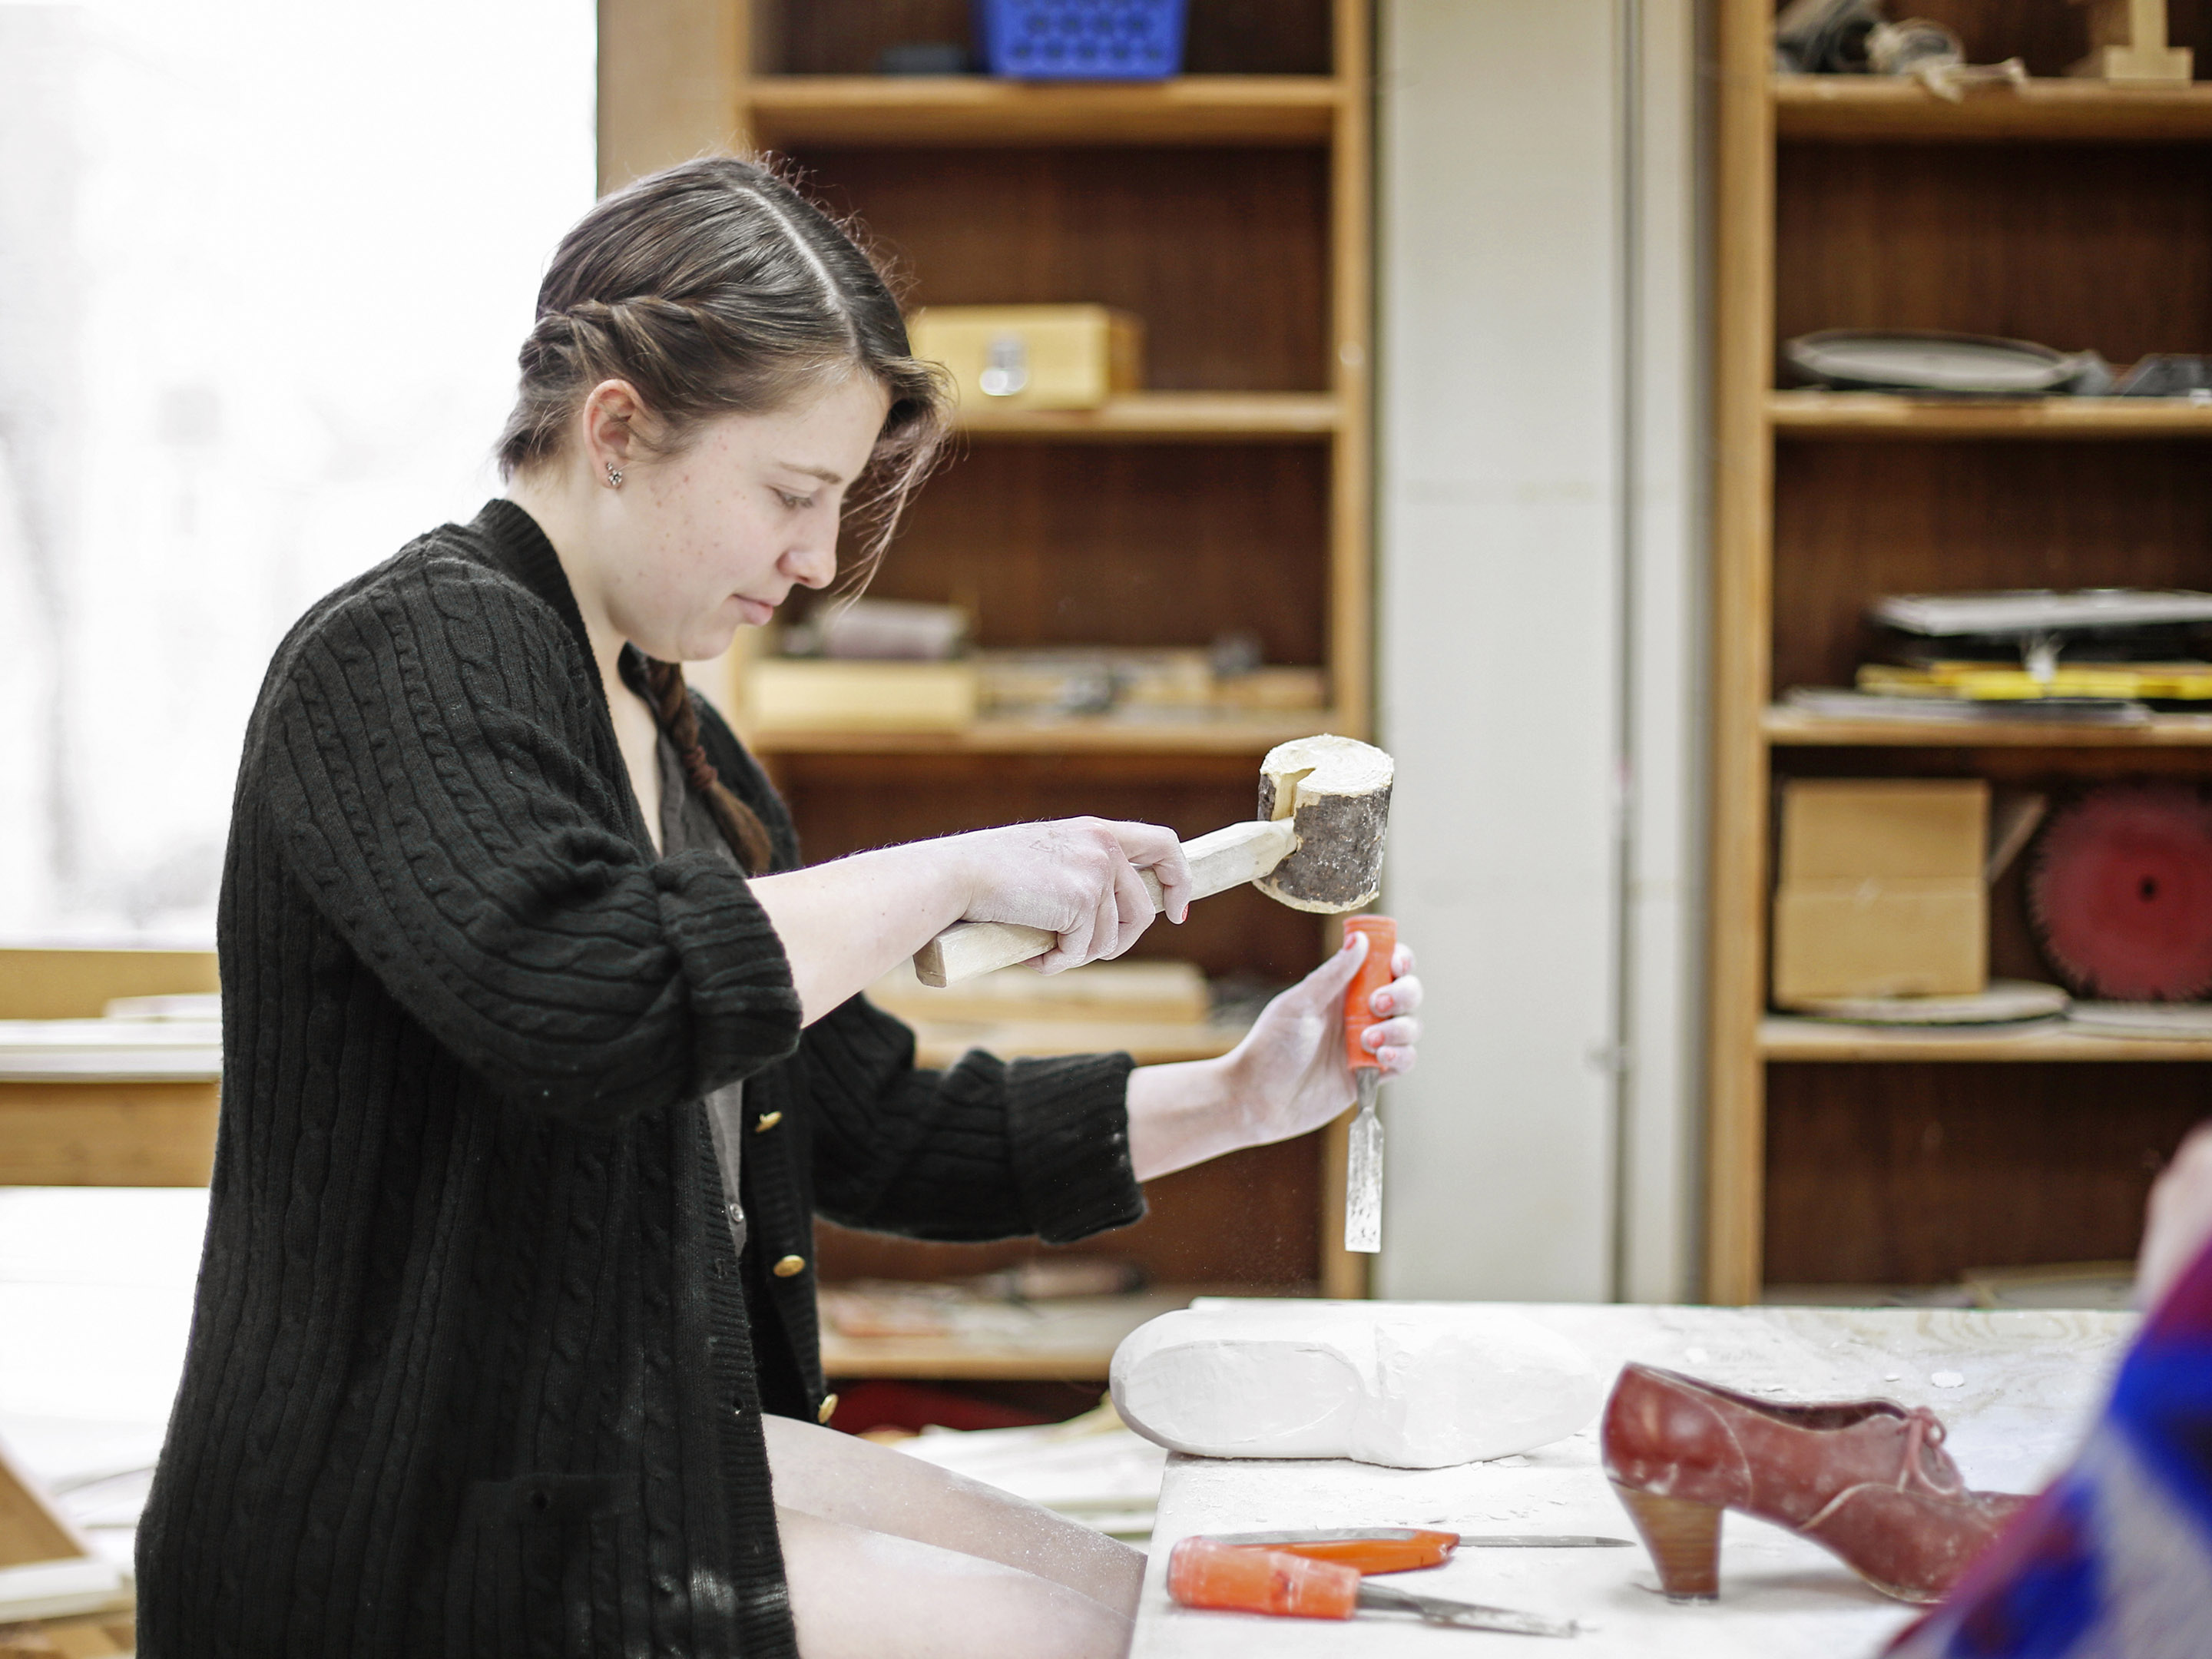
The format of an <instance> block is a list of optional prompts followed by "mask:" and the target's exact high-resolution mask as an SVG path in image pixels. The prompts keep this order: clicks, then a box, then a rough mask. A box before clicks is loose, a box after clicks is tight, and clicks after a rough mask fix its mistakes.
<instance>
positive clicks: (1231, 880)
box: [914, 818, 1298, 986]
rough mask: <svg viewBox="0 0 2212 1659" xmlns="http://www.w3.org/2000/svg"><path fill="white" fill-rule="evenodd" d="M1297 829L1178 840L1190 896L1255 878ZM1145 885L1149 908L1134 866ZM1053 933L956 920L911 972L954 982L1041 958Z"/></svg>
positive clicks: (1234, 827) (1155, 896) (1284, 851)
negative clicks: (1186, 867)
mask: <svg viewBox="0 0 2212 1659" xmlns="http://www.w3.org/2000/svg"><path fill="white" fill-rule="evenodd" d="M1297 844H1298V837H1297V831H1296V830H1295V829H1292V828H1291V822H1290V820H1289V819H1287V818H1285V819H1281V820H1279V821H1278V822H1276V823H1266V822H1264V821H1257V820H1255V822H1253V823H1232V824H1231V825H1230V826H1229V827H1228V828H1227V829H1217V830H1215V831H1214V832H1213V833H1212V835H1210V836H1200V837H1199V838H1198V839H1197V840H1196V841H1187V842H1184V843H1183V844H1182V855H1183V860H1184V861H1185V862H1186V863H1188V865H1189V866H1190V882H1191V890H1190V896H1191V897H1193V898H1194V899H1202V898H1210V897H1211V896H1213V895H1214V894H1216V893H1225V892H1227V891H1228V890H1229V889H1231V888H1232V887H1237V886H1242V885H1243V884H1244V883H1246V882H1248V881H1256V880H1258V879H1259V878H1261V876H1264V875H1266V874H1267V872H1268V871H1270V870H1272V869H1273V868H1274V867H1275V866H1277V865H1279V864H1280V863H1281V862H1282V861H1283V860H1285V859H1286V858H1288V857H1290V855H1291V853H1293V852H1294V851H1296V850H1297ZM1137 873H1138V875H1139V876H1140V877H1141V878H1143V880H1144V884H1145V890H1146V892H1148V893H1150V894H1151V895H1152V908H1153V909H1154V910H1158V908H1160V884H1159V883H1158V881H1156V880H1154V879H1153V877H1152V872H1151V871H1149V870H1139V872H1137ZM1056 937H1057V935H1056V934H1054V933H1050V932H1048V931H1047V930H1046V929H1044V928H1042V927H1022V926H1020V925H1019V924H1018V923H1015V922H1011V921H956V922H954V923H953V924H952V926H951V927H948V928H946V929H945V931H944V932H943V933H939V935H938V936H937V937H936V938H935V939H932V940H930V941H929V943H928V944H927V945H923V946H922V947H921V949H920V950H919V951H915V953H914V972H915V978H917V979H919V980H920V981H921V982H922V983H923V984H924V985H936V986H945V985H957V984H959V983H960V982H961V981H963V980H969V979H974V978H975V976H976V975H978V974H987V973H989V972H991V970H992V969H995V968H1011V967H1012V966H1013V965H1014V964H1015V963H1018V962H1027V961H1029V960H1030V958H1031V957H1041V956H1042V955H1043V954H1044V953H1045V952H1046V951H1049V950H1051V949H1052V945H1053V940H1054V939H1055V938H1056Z"/></svg>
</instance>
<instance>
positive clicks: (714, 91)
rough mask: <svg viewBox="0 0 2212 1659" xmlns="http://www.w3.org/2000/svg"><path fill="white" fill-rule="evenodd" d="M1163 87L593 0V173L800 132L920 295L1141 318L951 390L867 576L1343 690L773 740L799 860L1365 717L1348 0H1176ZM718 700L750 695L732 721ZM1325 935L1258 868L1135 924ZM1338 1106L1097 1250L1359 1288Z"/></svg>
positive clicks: (989, 613) (830, 0)
mask: <svg viewBox="0 0 2212 1659" xmlns="http://www.w3.org/2000/svg"><path fill="white" fill-rule="evenodd" d="M1190 15H1191V24H1190V41H1189V51H1188V71H1189V72H1188V74H1186V75H1184V76H1181V77H1179V78H1177V79H1175V80H1171V81H1169V82H1164V83H1158V84H1119V85H1116V84H1106V83H1091V84H1068V85H1017V84H1011V83H1006V82H997V81H993V80H991V79H988V78H987V77H983V76H937V77H915V78H907V77H884V76H877V75H876V74H875V73H874V72H873V71H874V70H875V67H876V64H877V63H878V56H879V54H880V52H882V50H883V49H884V47H885V46H891V45H895V44H898V43H902V42H913V41H921V40H956V41H957V40H965V39H966V38H967V33H968V26H969V8H968V5H967V3H966V0H902V3H897V4H886V3H880V0H805V3H802V0H755V3H752V4H750V5H749V6H748V5H744V4H741V3H730V0H724V3H719V4H705V3H698V0H602V3H601V7H600V20H601V34H602V57H601V114H600V123H601V155H602V181H603V183H604V184H606V185H614V184H617V183H619V182H620V181H621V180H622V179H625V178H628V177H630V176H633V175H635V173H640V172H642V171H646V170H648V169H649V168H651V167H657V166H661V165H665V164H666V163H668V162H671V161H678V160H681V159H683V158H684V156H687V155H696V154H697V153H699V152H701V151H702V149H711V148H715V147H720V146H725V145H732V144H734V145H736V146H738V147H758V148H761V149H768V150H770V151H773V152H775V153H777V154H779V155H783V156H785V157H787V158H788V159H789V160H790V161H791V162H793V164H794V165H796V166H797V167H799V168H801V169H803V171H804V173H805V185H806V187H807V188H808V189H809V190H810V191H811V192H812V193H813V194H814V195H815V196H816V197H817V198H818V199H820V200H823V202H825V203H826V204H829V207H830V208H831V209H832V210H835V211H839V212H849V213H852V214H854V215H856V216H858V217H859V219H860V221H861V222H862V223H863V225H864V226H865V228H866V233H867V234H868V235H869V237H870V238H871V239H872V242H873V244H874V246H876V247H877V248H878V250H879V251H880V252H883V253H884V254H885V255H887V256H888V257H889V258H890V260H891V261H892V263H893V264H894V265H895V266H896V270H897V271H898V273H899V275H900V277H901V279H902V281H903V282H904V283H905V284H906V292H905V295H904V301H905V303H906V304H907V305H908V308H909V309H911V308H913V307H921V306H928V305H977V304H1043V303H1066V302H1089V303H1097V304H1103V305H1107V306H1112V307H1119V308H1121V309H1123V310H1126V311H1128V312H1131V313H1135V314H1136V315H1137V316H1138V317H1139V318H1141V319H1143V323H1144V325H1145V335H1146V365H1145V375H1144V382H1143V389H1142V390H1140V391H1136V392H1128V393H1125V394H1121V395H1117V396H1115V397H1113V398H1110V399H1109V401H1108V402H1107V403H1106V404H1105V405H1104V406H1103V407H1102V408H1100V409H1098V410H1095V411H1064V410H1037V411H1030V410H999V411H992V412H988V413H982V414H971V415H969V416H966V417H965V418H964V420H963V431H962V435H961V439H960V441H959V443H958V445H957V453H956V455H955V456H954V458H953V459H951V462H950V463H949V464H948V465H946V466H945V468H944V469H943V471H940V472H939V475H938V476H937V477H934V478H933V480H932V481H931V482H930V483H929V484H928V485H927V488H926V489H924V490H923V491H922V493H921V495H920V496H919V498H918V499H917V500H916V501H915V503H914V506H913V507H912V510H911V513H910V516H909V518H908V521H907V523H906V524H905V526H904V527H903V528H902V531H901V532H900V535H899V538H898V540H897V542H896V544H895V545H894V546H893V548H892V550H891V551H890V556H888V558H887V559H886V560H885V561H884V564H883V567H882V568H881V570H880V572H879V574H878V575H877V576H876V578H875V580H874V581H873V583H872V587H871V590H870V591H871V592H872V594H873V595H875V596H878V597H883V598H890V599H918V600H928V601H936V602H939V603H944V602H957V603H959V604H961V605H965V606H967V607H969V610H970V611H971V612H972V614H973V616H974V618H975V642H976V643H977V644H978V645H980V646H981V647H986V648H1030V647H1062V646H1113V647H1204V646H1206V645H1208V644H1209V643H1210V642H1211V641H1213V640H1215V639H1216V638H1217V637H1218V636H1219V635H1224V634H1226V633H1231V632H1241V633H1243V634H1246V635H1251V636H1254V637H1255V638H1256V639H1257V640H1258V641H1259V643H1260V646H1261V651H1262V653H1264V657H1265V659H1266V660H1267V662H1269V663H1271V664H1282V665H1297V666H1306V667H1316V668H1319V669H1322V671H1324V672H1325V677H1326V682H1327V684H1328V696H1329V704H1330V706H1329V707H1328V708H1326V709H1322V710H1311V711H1289V712H1274V711H1264V710H1258V711H1244V712H1225V713H1221V714H1214V715H1211V716H1208V717H1206V718H1203V719H1195V720H1185V721H1174V722H1169V721H1160V722H1152V723H1143V722H1133V721H1129V720H1115V719H1110V718H1101V717H1075V716H1070V717H1066V718H1057V719H1024V720H1012V719H994V718H991V717H989V716H986V717H984V718H981V719H980V720H978V721H977V722H976V723H975V724H974V725H973V726H969V727H967V728H966V729H964V730H962V731H958V732H946V733H935V734H929V735H910V734H899V733H882V732H848V733H840V734H836V735H835V736H825V737H821V738H793V737H790V736H775V737H772V738H771V737H763V738H761V739H760V741H758V742H757V745H756V746H757V748H759V749H760V750H763V754H764V757H765V758H766V760H767V763H768V764H769V766H770V768H771V769H772V771H773V773H774V775H775V778H776V781H777V783H778V786H779V787H781V789H782V791H783V792H784V794H785V796H786V798H787V799H788V800H789V802H790V804H791V806H792V809H793V813H794V814H795V816H796V817H797V819H798V823H799V829H800V832H801V835H802V836H803V837H804V840H805V846H806V849H807V852H808V854H809V856H810V857H811V858H814V859H817V860H819V859H824V858H830V857H835V856H836V855H838V854H843V853H847V852H850V851H853V850H855V849H858V848H865V847H869V846H873V845H879V844H882V843H884V842H889V841H894V840H908V839H913V838H915V837H920V836H933V835H940V834H945V833H947V832H951V831H955V830H959V829H969V828H975V827H980V826H982V825H987V824H994V823H1006V822H1010V821H1014V820H1018V819H1022V818H1030V817H1048V816H1050V817H1057V816H1062V815H1067V814H1076V813H1097V814H1101V815H1103V816H1109V817H1138V818H1145V819H1149V820H1152V821H1155V822H1158V823H1165V824H1169V825H1170V826H1172V827H1173V828H1174V829H1176V830H1177V831H1178V832H1179V833H1182V834H1183V835H1184V836H1190V835H1194V834H1198V833H1201V832H1203V831H1205V830H1207V829H1214V828H1218V826H1219V825H1220V824H1222V823H1227V822H1230V821H1231V820H1234V819H1237V818H1241V817H1250V816H1251V815H1252V813H1253V811H1254V810H1255V797H1256V789H1257V781H1258V765H1257V763H1258V761H1259V759H1260V757H1261V755H1262V754H1264V753H1265V752H1266V750H1267V749H1268V748H1269V747H1271V746H1272V745H1273V744H1275V743H1276V742H1278V741H1280V740H1282V739H1284V738H1289V737H1293V736H1298V735H1303V734H1304V733H1306V732H1316V731H1323V730H1328V731H1335V732H1344V733H1346V734H1348V735H1352V736H1362V737H1364V736H1365V735H1366V734H1367V732H1368V727H1369V723H1370V713H1369V709H1370V647H1369V637H1370V587H1371V580H1370V530H1369V526H1370V484H1369V478H1370V455H1369V441H1370V440H1369V425H1370V420H1369V392H1368V355H1369V336H1370V329H1369V310H1370V274H1369V257H1370V256H1369V242H1370V237H1369V177H1368V174H1369V156H1370V126H1371V121H1370V100H1371V94H1370V72H1369V67H1368V64H1369V40H1370V16H1369V12H1368V8H1367V6H1366V4H1365V3H1364V0H1192V3H1191V6H1190ZM741 723H742V720H741ZM1331 937H1332V934H1331V930H1330V929H1329V927H1328V926H1327V925H1325V924H1324V923H1323V922H1322V921H1320V920H1319V919H1317V918H1315V917H1311V916H1307V915H1299V914H1297V913H1294V912H1292V911H1290V910H1287V909H1285V908H1281V907H1279V906H1276V905H1273V904H1271V903H1270V902H1267V900H1266V899H1264V898H1262V897H1261V896H1259V895H1258V894H1257V893H1255V892H1253V891H1251V890H1243V891H1242V892H1238V893H1233V894H1229V895H1225V896H1222V897H1220V898H1218V899H1215V900H1212V901H1210V902H1208V903H1207V904H1206V905H1204V906H1201V907H1200V908H1199V909H1198V910H1197V911H1195V912H1194V915H1193V918H1192V920H1191V921H1190V922H1189V923H1188V925H1187V926H1185V927H1182V928H1181V929H1175V928H1170V927H1166V926H1164V925H1162V926H1160V927H1156V928H1155V929H1154V930H1153V932H1152V934H1150V935H1148V936H1147V938H1146V940H1145V941H1144V942H1143V943H1142V944H1141V945H1140V946H1139V954H1142V955H1155V956H1174V957H1182V958H1184V959H1187V960H1190V961H1194V962H1196V963H1199V964H1200V966H1201V967H1203V968H1204V969H1206V971H1207V972H1208V973H1209V974H1212V975H1231V974H1243V975H1255V976H1259V977H1262V978H1266V979H1270V980H1275V981H1289V980H1291V979H1294V978H1296V977H1297V976H1298V975H1301V974H1302V973H1304V971H1305V970H1306V969H1309V968H1310V966H1312V964H1313V963H1315V962H1316V961H1317V960H1318V959H1319V958H1320V957H1321V954H1322V951H1323V950H1324V949H1325V948H1326V947H1327V945H1328V942H1329V939H1330V938H1331ZM1340 1149H1341V1131H1340V1129H1339V1130H1335V1131H1332V1132H1329V1133H1327V1134H1324V1135H1317V1136H1310V1137H1307V1138H1306V1139H1304V1140H1301V1141H1298V1142H1293V1143H1291V1144H1289V1145H1287V1146H1275V1147H1267V1148H1261V1149H1259V1150H1256V1151H1254V1152H1248V1153H1245V1154H1243V1155H1240V1156H1237V1157H1233V1158H1226V1159H1223V1160H1220V1161H1218V1163H1216V1164H1211V1165H1208V1166H1206V1167H1204V1168H1202V1169H1200V1170H1191V1171H1188V1172H1186V1173H1184V1174H1182V1175H1180V1176H1175V1177H1172V1178H1170V1179H1169V1180H1167V1181H1163V1182H1158V1183H1155V1185H1154V1188H1153V1190H1152V1193H1151V1194H1150V1197H1151V1200H1152V1214H1151V1216H1150V1217H1149V1218H1147V1220H1146V1221H1145V1222H1144V1223H1143V1224H1142V1225H1139V1227H1138V1228H1136V1229H1134V1230H1132V1231H1129V1232H1127V1233H1124V1234H1119V1235H1115V1236H1114V1237H1111V1238H1109V1239H1105V1240H1101V1241H1097V1243H1096V1244H1095V1246H1093V1248H1097V1249H1103V1250H1107V1251H1110V1252H1112V1253H1115V1254H1118V1255H1133V1256H1135V1257H1137V1258H1138V1259H1139V1260H1141V1261H1145V1262H1146V1265H1147V1266H1148V1267H1150V1268H1151V1269H1152V1273H1153V1274H1154V1276H1155V1277H1156V1278H1157V1279H1164V1280H1178V1281H1194V1280H1199V1279H1210V1280H1214V1281H1217V1282H1232V1283H1241V1284H1246V1285H1255V1286H1275V1287H1282V1286H1288V1285H1297V1284H1308V1285H1310V1284H1314V1283H1320V1284H1322V1285H1325V1286H1326V1288H1327V1289H1328V1290H1329V1291H1332V1292H1334V1293H1335V1294H1340V1295H1342V1294H1358V1293H1359V1292H1360V1291H1362V1289H1363V1288H1364V1260H1363V1259H1358V1258H1352V1257H1348V1256H1346V1255H1345V1254H1344V1253H1343V1252H1342V1251H1340V1250H1339V1249H1334V1245H1333V1241H1334V1239H1335V1238H1337V1237H1340V1221H1339V1220H1338V1219H1337V1218H1338V1216H1339V1215H1340V1205H1341V1190H1342V1177H1341V1170H1340V1164H1341V1150H1340ZM1034 1248H1035V1247H1034V1246H1033V1245H1008V1246H1005V1247H994V1248H992V1249H952V1248H951V1247H941V1246H940V1247H929V1248H924V1247H921V1246H915V1245H910V1244H904V1243H897V1242H894V1241H885V1240H881V1239H872V1238H859V1237H844V1236H830V1237H825V1241H824V1244H823V1253H822V1255H823V1264H824V1271H825V1274H826V1275H827V1276H829V1277H833V1278H834V1277H838V1276H841V1275H844V1274H850V1273H860V1272H866V1273H871V1274H879V1275H907V1274H922V1273H955V1272H964V1271H969V1270H972V1269H974V1268H975V1267H981V1266H990V1265H997V1264H998V1263H1000V1262H1002V1261H1005V1260H1006V1259H1007V1257H1008V1256H1009V1255H1018V1254H1021V1253H1024V1252H1026V1251H1029V1250H1032V1249H1034Z"/></svg>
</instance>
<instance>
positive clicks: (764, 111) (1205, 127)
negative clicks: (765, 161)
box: [748, 75, 1346, 147]
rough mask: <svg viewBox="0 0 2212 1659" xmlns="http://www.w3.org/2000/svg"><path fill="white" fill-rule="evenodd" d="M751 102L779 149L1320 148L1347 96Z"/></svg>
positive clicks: (843, 90) (946, 82)
mask: <svg viewBox="0 0 2212 1659" xmlns="http://www.w3.org/2000/svg"><path fill="white" fill-rule="evenodd" d="M748 96H749V100H750V106H751V112H752V122H753V131H754V134H755V136H756V137H757V138H758V140H759V141H760V142H761V143H767V144H774V145H777V146H779V147H780V146H784V145H804V144H880V143H921V144H1325V143H1328V142H1329V138H1330V136H1331V134H1332V132H1333V131H1334V127H1335V125H1336V119H1337V115H1338V112H1340V110H1341V109H1343V107H1344V106H1345V99H1346V92H1345V88H1344V86H1343V84H1342V83H1341V82H1340V81H1339V80H1338V79H1337V78H1336V77H1334V76H1323V75H1190V76H1182V77H1181V78H1180V79H1177V80H1174V81H1169V82H1162V83H1160V84H1158V85H1142V84H1139V85H1131V86H1114V85H1109V84H1087V85H1086V84H1077V85H1073V86H1024V85H1019V84H1014V83H1010V82H1000V81H990V80H986V79H983V78H982V77H981V76H916V77H914V78H911V79H900V80H886V79H884V77H881V76H866V75H849V76H848V75H805V76H776V75H764V76H756V77H754V79H753V81H752V82H751V84H750V88H749V91H748Z"/></svg>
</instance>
